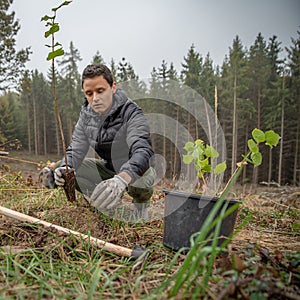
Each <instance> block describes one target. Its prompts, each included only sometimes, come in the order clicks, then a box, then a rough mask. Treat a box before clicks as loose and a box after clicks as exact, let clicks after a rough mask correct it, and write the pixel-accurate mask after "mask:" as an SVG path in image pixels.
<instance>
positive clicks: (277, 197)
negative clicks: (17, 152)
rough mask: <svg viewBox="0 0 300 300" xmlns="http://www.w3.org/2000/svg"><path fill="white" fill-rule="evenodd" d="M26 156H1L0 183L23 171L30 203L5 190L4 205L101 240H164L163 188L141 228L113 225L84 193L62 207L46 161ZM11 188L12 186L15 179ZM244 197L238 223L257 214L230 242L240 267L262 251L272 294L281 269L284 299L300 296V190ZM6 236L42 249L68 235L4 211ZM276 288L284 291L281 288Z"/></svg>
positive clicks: (128, 243)
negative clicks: (42, 179) (47, 184)
mask: <svg viewBox="0 0 300 300" xmlns="http://www.w3.org/2000/svg"><path fill="white" fill-rule="evenodd" d="M22 157H23V159H24V161H13V160H6V159H1V160H0V182H1V181H2V182H4V181H5V180H8V177H7V176H6V175H7V174H8V173H10V174H19V178H20V179H19V180H20V186H22V188H23V190H24V186H27V188H28V190H27V191H24V192H23V195H22V197H21V198H22V199H24V193H25V194H26V197H25V198H26V205H24V202H23V204H22V203H11V202H10V200H9V199H10V198H12V197H14V198H18V196H17V194H18V193H22V192H18V191H17V190H13V189H12V190H9V189H7V190H5V189H3V188H2V190H1V191H0V205H4V206H6V207H9V208H11V209H15V210H17V211H22V212H24V213H27V214H28V215H30V216H32V217H36V218H39V219H42V220H46V221H47V222H51V223H53V224H56V225H59V226H63V227H66V228H68V229H71V230H75V231H78V232H80V233H84V234H87V233H88V232H89V233H90V235H91V236H93V237H95V238H99V239H101V240H105V241H106V242H110V243H115V244H117V245H121V246H123V247H128V248H130V249H133V248H134V247H135V246H136V245H137V244H138V245H142V246H143V247H144V248H151V247H152V246H153V245H157V244H161V243H162V240H163V210H164V198H163V194H162V193H161V188H162V187H159V188H156V191H155V194H154V196H153V199H152V203H151V208H150V221H149V222H146V223H144V224H143V225H139V227H137V226H136V224H134V223H133V224H130V223H126V225H124V223H122V222H118V223H113V224H112V222H113V221H108V219H109V216H107V215H106V214H103V216H102V217H99V213H98V212H97V211H95V210H93V209H92V208H91V207H90V206H89V204H88V203H87V202H86V201H85V199H84V198H83V197H82V196H81V195H80V194H77V203H67V202H66V205H64V206H63V207H57V206H56V205H55V201H54V202H53V199H54V198H55V199H57V198H62V197H64V194H63V193H59V192H58V191H56V190H47V189H45V190H44V191H42V192H41V191H40V188H41V186H40V185H39V182H38V169H39V168H41V167H42V165H43V164H44V163H45V161H44V162H43V161H41V163H40V165H37V164H33V163H32V164H31V163H28V162H26V159H30V157H26V156H24V155H23V156H22ZM35 161H36V160H35ZM17 172H19V173H17ZM5 186H6V187H8V186H9V183H7V184H6V185H5ZM14 186H16V185H14ZM34 190H36V191H38V190H39V193H38V197H41V193H43V194H42V195H43V201H42V202H41V201H36V199H35V197H36V194H37V193H36V192H35V191H34ZM241 198H242V199H243V203H242V205H241V207H240V209H239V213H238V218H237V222H236V227H238V225H239V224H241V222H242V221H243V220H244V218H245V216H246V215H248V214H249V212H251V213H252V219H251V221H250V222H248V223H247V224H246V225H245V226H244V227H243V228H242V229H241V230H240V232H239V233H238V234H237V235H236V236H235V237H234V239H233V241H232V243H231V244H230V246H229V253H231V254H232V255H233V256H234V257H235V260H236V264H237V268H240V272H243V271H244V270H246V269H247V266H249V264H248V261H249V259H250V258H251V257H252V256H254V255H259V256H260V264H262V263H263V266H264V268H269V269H268V270H272V271H270V272H269V274H271V275H269V277H268V278H267V279H264V280H265V282H268V284H269V294H270V295H271V292H270V291H271V290H272V289H275V287H276V282H278V280H279V277H280V272H282V271H284V272H286V273H287V274H290V276H291V279H290V281H289V284H288V286H286V287H285V288H284V289H281V290H280V291H279V293H280V295H281V296H282V297H281V298H278V299H300V289H299V286H300V256H294V259H296V262H293V263H292V262H291V261H287V260H286V258H285V257H286V255H287V254H289V253H294V254H295V253H299V251H300V218H299V216H300V189H299V188H297V187H290V186H284V187H265V186H263V187H256V188H255V189H254V188H252V187H248V188H247V189H245V188H244V191H243V192H241ZM22 201H23V200H22ZM22 201H21V202H22ZM123 208H124V209H123V210H122V212H124V211H125V215H126V214H127V213H128V212H130V211H131V210H132V205H131V201H130V198H129V197H125V198H124V199H123ZM101 218H102V219H101ZM109 220H110V219H109ZM110 222H111V223H110ZM0 235H1V244H0V247H2V249H4V250H5V247H7V246H8V245H9V246H10V247H11V246H13V248H14V249H15V251H19V250H18V249H23V248H28V247H34V248H42V247H44V246H45V245H48V246H49V245H51V244H53V245H55V243H56V241H57V236H60V235H61V236H62V237H64V238H66V237H65V234H62V233H59V232H57V231H56V230H55V229H49V228H48V229H45V228H41V227H38V226H32V225H28V224H25V223H24V222H19V221H17V220H14V219H11V218H8V217H6V216H3V215H0ZM68 243H70V245H71V244H74V241H73V240H72V239H71V238H70V239H68ZM76 247H79V246H78V245H77V246H76ZM61 255H62V256H66V255H68V253H67V252H63V253H62V254H61ZM232 255H231V256H229V257H232ZM295 257H296V258H295ZM152 259H154V258H152ZM218 264H219V267H221V268H222V269H226V268H227V267H228V268H229V267H232V261H231V260H230V261H229V260H228V258H220V260H219V261H218V262H217V264H216V268H218ZM247 264H248V265H247ZM262 273H263V272H262V270H261V269H259V268H257V270H256V271H255V272H254V271H253V274H250V275H251V276H250V275H249V276H248V277H247V276H245V277H244V278H242V279H241V280H240V282H238V281H237V282H235V285H234V287H231V288H233V289H235V291H236V289H242V288H243V286H244V285H245V284H247V280H248V281H249V278H250V279H251V278H252V279H253V280H254V278H261V277H262V276H263V275H262ZM247 278H248V279H247ZM261 280H263V279H261ZM221 291H222V293H224V295H230V293H231V291H230V290H228V289H226V291H224V290H221ZM274 291H277V292H278V290H276V289H275V290H274ZM274 291H273V292H274ZM273 292H272V293H273ZM233 295H234V293H233Z"/></svg>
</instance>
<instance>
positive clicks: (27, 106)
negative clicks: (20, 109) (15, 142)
mask: <svg viewBox="0 0 300 300" xmlns="http://www.w3.org/2000/svg"><path fill="white" fill-rule="evenodd" d="M26 113H27V140H28V152H29V153H31V126H30V113H29V101H28V103H27V105H26Z"/></svg>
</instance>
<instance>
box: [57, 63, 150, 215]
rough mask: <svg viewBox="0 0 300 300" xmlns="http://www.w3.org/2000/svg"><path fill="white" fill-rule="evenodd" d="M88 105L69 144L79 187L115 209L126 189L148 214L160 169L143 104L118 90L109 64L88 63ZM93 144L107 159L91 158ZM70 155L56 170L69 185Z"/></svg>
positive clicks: (139, 210) (141, 212)
mask: <svg viewBox="0 0 300 300" xmlns="http://www.w3.org/2000/svg"><path fill="white" fill-rule="evenodd" d="M82 89H83V92H84V95H85V103H84V105H83V106H82V109H81V112H80V116H79V119H78V122H77V124H76V126H75V129H74V132H73V136H72V142H71V144H70V146H69V147H68V148H67V162H68V165H69V167H71V168H74V169H75V174H76V188H77V189H78V190H79V191H80V192H82V193H83V194H85V195H86V196H88V197H87V199H89V201H90V204H91V205H92V206H94V207H96V208H98V209H100V210H107V209H113V208H115V207H116V206H117V205H118V204H119V202H120V200H121V198H122V195H123V193H124V191H125V190H127V191H128V194H129V195H130V196H132V197H133V203H134V215H135V217H136V218H137V219H144V220H146V219H147V218H148V211H147V207H148V206H149V202H150V198H151V196H152V193H153V183H154V179H155V171H154V169H153V168H152V167H151V166H150V161H151V158H152V156H153V154H154V153H153V150H152V146H151V140H150V130H149V126H148V123H147V120H146V118H145V116H144V113H143V112H142V110H141V108H140V107H138V106H137V104H135V103H134V102H133V101H131V100H130V99H129V98H128V97H127V96H126V94H125V93H124V91H123V90H121V89H119V88H117V86H116V82H115V81H114V80H113V77H112V74H111V72H110V70H109V69H108V68H107V67H106V66H105V65H88V66H87V67H86V68H85V69H84V71H83V74H82ZM90 147H92V148H93V149H94V150H95V152H96V153H97V154H98V155H99V157H100V158H101V159H91V158H85V156H86V154H87V152H88V150H89V148H90ZM65 169H66V166H65V161H64V159H63V160H62V162H61V164H60V166H59V167H58V168H56V169H55V170H54V178H55V183H56V184H57V185H58V186H63V185H64V183H65V181H64V179H63V177H62V174H63V173H64V172H65Z"/></svg>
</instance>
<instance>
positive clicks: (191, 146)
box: [183, 142, 194, 152]
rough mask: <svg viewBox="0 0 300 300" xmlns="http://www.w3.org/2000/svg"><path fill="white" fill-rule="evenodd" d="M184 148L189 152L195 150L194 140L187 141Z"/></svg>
mask: <svg viewBox="0 0 300 300" xmlns="http://www.w3.org/2000/svg"><path fill="white" fill-rule="evenodd" d="M183 149H184V150H186V151H187V152H189V151H194V143H193V142H187V143H185V146H184V147H183Z"/></svg>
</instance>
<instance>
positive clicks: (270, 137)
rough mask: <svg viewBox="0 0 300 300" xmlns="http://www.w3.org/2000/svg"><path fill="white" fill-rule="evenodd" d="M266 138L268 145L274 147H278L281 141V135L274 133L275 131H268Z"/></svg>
mask: <svg viewBox="0 0 300 300" xmlns="http://www.w3.org/2000/svg"><path fill="white" fill-rule="evenodd" d="M265 136H266V145H267V146H270V147H271V148H272V147H276V146H277V144H278V142H279V140H280V139H281V137H280V135H279V134H277V133H276V132H274V131H273V130H268V131H266V133H265Z"/></svg>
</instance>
